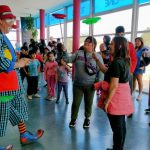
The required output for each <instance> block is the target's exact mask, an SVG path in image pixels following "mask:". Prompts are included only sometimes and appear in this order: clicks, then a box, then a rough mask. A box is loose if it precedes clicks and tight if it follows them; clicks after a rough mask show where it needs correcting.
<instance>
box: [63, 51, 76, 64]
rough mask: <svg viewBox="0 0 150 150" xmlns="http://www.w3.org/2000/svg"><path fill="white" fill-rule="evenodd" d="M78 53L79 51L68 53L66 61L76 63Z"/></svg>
mask: <svg viewBox="0 0 150 150" xmlns="http://www.w3.org/2000/svg"><path fill="white" fill-rule="evenodd" d="M77 55H78V52H76V53H74V54H71V55H67V57H66V58H65V59H64V61H66V63H74V62H75V60H76V58H77Z"/></svg>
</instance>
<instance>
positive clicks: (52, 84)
mask: <svg viewBox="0 0 150 150" xmlns="http://www.w3.org/2000/svg"><path fill="white" fill-rule="evenodd" d="M47 59H48V60H47V62H46V64H45V69H44V77H45V80H46V82H47V87H48V96H47V97H46V99H47V100H55V99H56V97H55V95H56V82H57V67H58V64H57V62H56V61H55V57H54V54H53V52H48V53H47Z"/></svg>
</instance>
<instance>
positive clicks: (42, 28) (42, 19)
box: [40, 9, 45, 39]
mask: <svg viewBox="0 0 150 150" xmlns="http://www.w3.org/2000/svg"><path fill="white" fill-rule="evenodd" d="M40 39H45V10H43V9H40Z"/></svg>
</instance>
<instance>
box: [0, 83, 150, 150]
mask: <svg viewBox="0 0 150 150" xmlns="http://www.w3.org/2000/svg"><path fill="white" fill-rule="evenodd" d="M40 85H41V90H40V92H39V93H40V95H41V98H40V99H33V100H30V101H29V100H27V101H28V105H29V121H28V122H27V127H28V130H30V131H35V130H36V129H38V128H42V129H44V130H45V133H44V136H43V138H41V139H40V140H39V142H38V143H35V144H32V145H28V146H23V147H22V146H21V145H20V142H19V134H18V129H17V127H12V126H11V125H10V124H9V125H8V128H7V133H6V136H5V137H3V138H0V145H7V144H8V143H12V144H13V145H14V150H105V149H106V148H108V147H111V146H112V131H111V128H110V125H109V122H108V119H107V116H106V114H105V113H104V112H103V111H102V110H100V109H98V108H97V107H96V104H97V98H96V95H95V97H94V104H93V115H92V117H91V126H90V128H89V129H87V130H84V129H83V127H82V125H83V121H84V107H83V106H84V104H83V103H82V104H81V108H80V112H79V116H78V120H77V125H76V127H75V128H74V129H70V128H69V127H68V124H69V121H70V109H71V102H72V86H71V81H70V84H69V100H70V104H69V105H66V104H65V100H64V99H63V98H62V100H61V102H60V103H59V104H55V101H53V102H50V101H46V100H44V97H45V96H46V88H43V85H44V83H43V82H41V84H40ZM62 97H63V95H62ZM147 101H148V95H143V100H142V101H141V102H137V101H136V100H134V105H135V113H134V115H133V117H132V118H130V119H127V120H126V121H127V137H126V142H125V147H124V150H150V127H149V126H148V122H150V115H145V114H144V109H145V108H147V103H148V102H147Z"/></svg>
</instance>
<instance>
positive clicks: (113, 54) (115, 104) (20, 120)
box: [0, 5, 145, 150]
mask: <svg viewBox="0 0 150 150" xmlns="http://www.w3.org/2000/svg"><path fill="white" fill-rule="evenodd" d="M4 12H10V13H9V14H6V13H4ZM14 20H15V16H14V15H13V14H12V12H11V10H10V8H9V7H8V6H4V5H0V80H1V81H2V80H3V82H0V136H4V135H5V131H6V127H7V122H8V120H10V122H11V123H12V125H13V126H15V125H18V128H19V132H20V141H21V144H22V145H25V144H29V143H34V142H36V141H37V140H38V139H39V138H41V137H42V135H43V133H44V130H42V129H38V131H37V133H36V134H32V133H31V132H28V131H27V130H26V126H25V123H24V122H25V121H26V120H27V119H28V113H27V105H26V101H25V98H24V96H23V95H27V98H28V100H32V99H33V97H35V98H40V94H38V91H39V88H38V82H39V80H40V78H39V75H40V74H41V73H43V74H44V79H45V82H46V85H45V87H47V95H45V99H46V100H49V101H54V100H56V104H58V103H59V102H60V95H61V91H62V89H63V92H64V95H65V100H66V104H67V105H68V104H69V98H68V74H69V73H70V72H72V69H71V67H70V66H69V65H68V63H72V64H73V65H74V79H73V82H72V83H73V90H72V91H73V92H72V93H73V101H72V106H71V120H70V123H69V127H70V128H74V127H75V126H76V120H77V118H78V112H79V109H80V104H81V101H82V99H83V97H84V103H85V105H84V107H85V108H84V109H85V112H84V116H85V118H84V122H83V128H84V129H86V128H89V127H90V118H91V115H92V104H93V97H94V93H95V90H98V94H99V95H100V98H99V102H98V103H99V106H98V107H100V108H101V109H103V110H104V111H105V112H106V114H107V116H108V119H109V122H110V126H111V128H112V131H113V148H107V150H123V148H124V142H125V138H126V122H125V116H128V117H132V115H133V113H134V106H133V102H132V96H134V93H135V90H136V80H137V81H138V87H139V94H138V97H137V98H136V99H137V100H138V101H141V100H142V90H143V83H142V76H143V74H144V72H145V66H141V64H140V62H141V57H142V55H143V47H144V42H143V39H142V38H141V37H137V38H136V39H135V46H134V45H133V43H131V42H129V41H128V40H127V39H126V38H125V29H124V27H123V26H118V27H116V30H115V36H114V37H113V38H112V39H111V38H110V36H109V35H105V36H104V38H103V43H102V44H100V46H99V49H100V50H99V52H96V51H95V49H96V46H97V41H96V39H95V38H94V37H93V36H88V37H87V38H86V39H85V40H84V44H83V45H82V46H81V47H80V48H79V50H78V51H77V52H75V53H73V54H68V52H67V49H66V48H65V45H64V44H63V43H61V42H60V41H59V42H56V41H55V40H53V39H51V40H50V41H49V42H48V45H46V44H45V41H44V39H41V41H40V42H39V43H38V42H36V41H34V39H31V40H30V43H29V44H28V43H23V45H22V47H21V52H20V54H19V55H17V58H16V55H15V51H14V49H13V47H12V45H11V43H10V42H9V40H8V39H7V37H6V36H5V34H7V33H8V32H9V28H12V25H13V24H14ZM25 78H26V80H27V91H26V93H25V92H24V91H23V82H24V79H25ZM10 80H11V82H12V86H10V84H9V82H10ZM12 80H13V81H12ZM7 82H8V83H7ZM8 85H9V86H8ZM97 85H98V86H97ZM103 85H105V92H103V91H104V89H103ZM96 86H97V87H96ZM56 87H57V88H56ZM16 101H17V102H16ZM18 102H19V104H18ZM14 118H15V119H14ZM11 149H12V145H8V146H7V147H5V148H2V147H0V150H11Z"/></svg>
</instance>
